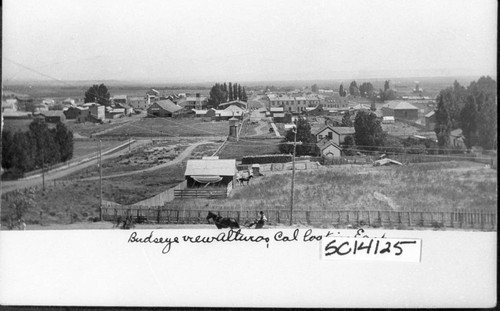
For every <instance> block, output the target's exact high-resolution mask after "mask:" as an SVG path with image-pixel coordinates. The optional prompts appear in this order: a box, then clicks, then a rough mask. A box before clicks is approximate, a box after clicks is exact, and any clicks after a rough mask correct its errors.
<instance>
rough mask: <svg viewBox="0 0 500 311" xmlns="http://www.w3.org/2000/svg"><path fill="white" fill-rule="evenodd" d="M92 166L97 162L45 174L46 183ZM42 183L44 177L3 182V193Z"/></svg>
mask: <svg viewBox="0 0 500 311" xmlns="http://www.w3.org/2000/svg"><path fill="white" fill-rule="evenodd" d="M146 143H148V140H138V141H136V142H135V143H133V146H138V145H143V144H146ZM127 152H128V148H123V149H122V150H120V151H117V152H114V153H112V154H109V155H105V156H103V157H102V160H103V161H104V160H108V159H112V158H115V157H118V156H120V155H124V154H126V153H127ZM92 165H96V160H91V161H87V162H84V163H81V164H78V165H75V166H71V167H68V168H67V169H65V170H59V171H54V172H47V173H46V174H45V183H46V184H47V182H48V181H50V180H54V179H59V178H63V177H64V176H67V175H69V174H72V173H74V172H76V171H79V170H81V169H84V168H86V167H89V166H92ZM42 182H43V180H42V176H38V177H33V178H30V179H23V180H13V181H2V193H7V192H10V191H14V190H18V189H24V188H28V187H33V186H39V185H41V184H42Z"/></svg>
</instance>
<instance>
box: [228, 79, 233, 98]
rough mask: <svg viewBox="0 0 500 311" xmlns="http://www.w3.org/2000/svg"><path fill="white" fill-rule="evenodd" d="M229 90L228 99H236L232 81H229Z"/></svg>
mask: <svg viewBox="0 0 500 311" xmlns="http://www.w3.org/2000/svg"><path fill="white" fill-rule="evenodd" d="M227 90H228V96H229V97H228V101H233V100H234V97H233V85H232V84H231V82H229V84H228V86H227Z"/></svg>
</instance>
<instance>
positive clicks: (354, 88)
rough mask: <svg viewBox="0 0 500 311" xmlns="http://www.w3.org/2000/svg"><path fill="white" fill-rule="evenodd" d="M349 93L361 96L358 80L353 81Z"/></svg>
mask: <svg viewBox="0 0 500 311" xmlns="http://www.w3.org/2000/svg"><path fill="white" fill-rule="evenodd" d="M349 94H351V95H352V96H355V97H356V96H359V89H358V85H357V84H356V81H352V82H351V85H349Z"/></svg>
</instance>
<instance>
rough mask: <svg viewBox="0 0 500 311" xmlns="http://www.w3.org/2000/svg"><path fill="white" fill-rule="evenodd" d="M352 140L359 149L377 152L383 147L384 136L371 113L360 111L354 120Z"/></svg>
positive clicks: (376, 119)
mask: <svg viewBox="0 0 500 311" xmlns="http://www.w3.org/2000/svg"><path fill="white" fill-rule="evenodd" d="M354 130H355V134H354V140H355V141H356V145H357V146H358V148H359V149H364V150H378V149H379V148H378V146H383V145H384V140H385V134H384V132H383V131H382V126H381V124H380V120H379V119H378V118H377V116H376V115H375V114H374V113H373V112H366V111H360V112H358V113H357V115H356V118H355V119H354Z"/></svg>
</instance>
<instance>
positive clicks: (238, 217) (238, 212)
mask: <svg viewBox="0 0 500 311" xmlns="http://www.w3.org/2000/svg"><path fill="white" fill-rule="evenodd" d="M236 219H237V221H238V223H240V211H236Z"/></svg>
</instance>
